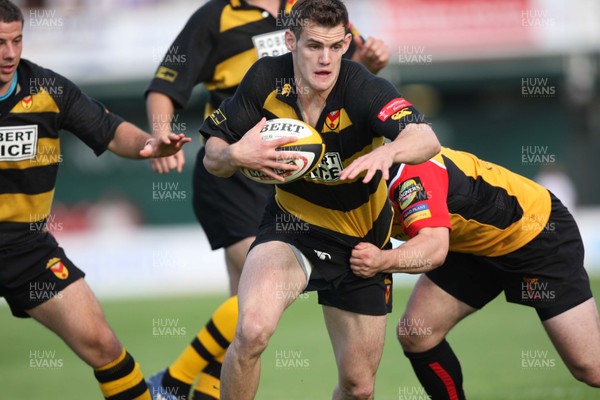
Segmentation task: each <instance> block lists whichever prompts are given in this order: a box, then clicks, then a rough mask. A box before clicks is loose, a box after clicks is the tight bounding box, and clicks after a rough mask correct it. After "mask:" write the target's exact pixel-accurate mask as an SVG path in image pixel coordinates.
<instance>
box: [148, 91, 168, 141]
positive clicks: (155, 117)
mask: <svg viewBox="0 0 600 400" xmlns="http://www.w3.org/2000/svg"><path fill="white" fill-rule="evenodd" d="M146 113H147V114H148V126H149V127H150V132H152V135H153V136H165V135H168V134H169V133H171V132H172V129H171V122H172V121H173V116H174V114H175V107H174V106H173V102H172V101H171V98H170V97H169V96H167V95H165V94H163V93H160V92H150V93H148V97H147V99H146Z"/></svg>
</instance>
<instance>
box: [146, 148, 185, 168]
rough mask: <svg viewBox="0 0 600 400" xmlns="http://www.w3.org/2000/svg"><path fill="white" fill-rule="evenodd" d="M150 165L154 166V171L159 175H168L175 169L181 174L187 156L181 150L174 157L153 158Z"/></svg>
mask: <svg viewBox="0 0 600 400" xmlns="http://www.w3.org/2000/svg"><path fill="white" fill-rule="evenodd" d="M150 164H151V165H152V170H153V171H154V172H157V173H159V174H166V173H168V172H170V171H172V170H174V169H177V172H179V173H181V171H183V165H184V164H185V155H184V153H183V151H182V150H180V151H178V152H177V153H175V154H173V155H172V156H166V157H159V158H151V159H150Z"/></svg>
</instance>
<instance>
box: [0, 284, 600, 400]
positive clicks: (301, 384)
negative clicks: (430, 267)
mask: <svg viewBox="0 0 600 400" xmlns="http://www.w3.org/2000/svg"><path fill="white" fill-rule="evenodd" d="M593 290H594V293H599V292H600V279H596V280H594V281H593ZM409 293H410V287H400V288H397V289H396V290H395V293H394V296H395V299H394V305H395V310H394V312H393V314H392V315H391V316H390V318H389V320H388V327H387V338H386V344H385V350H384V355H383V359H382V361H381V365H380V368H379V372H378V375H377V387H376V398H377V399H390V400H391V399H395V400H404V399H415V400H421V399H427V396H426V395H425V394H424V393H423V392H422V389H421V388H420V385H419V383H418V381H417V380H416V378H415V376H414V374H413V372H412V369H411V367H410V364H409V362H408V361H407V359H406V358H405V357H404V356H403V355H402V351H401V349H400V346H399V345H398V343H397V340H396V336H395V325H396V323H397V320H398V318H399V317H400V315H401V313H402V310H403V308H404V306H405V305H406V301H407V299H408V295H409ZM222 300H224V296H203V297H190V298H170V299H157V300H128V301H104V302H103V307H104V310H105V312H106V316H107V319H108V320H109V323H110V324H111V326H112V327H113V329H114V330H115V332H117V335H118V337H119V338H120V340H121V341H122V342H123V343H124V345H125V346H126V348H127V349H128V350H129V352H130V353H131V354H132V355H133V356H134V357H135V358H136V360H137V361H138V362H139V363H140V364H141V366H142V371H143V372H144V374H145V375H146V376H149V375H150V374H152V373H154V372H156V371H158V370H159V369H162V368H164V367H166V366H167V365H168V364H169V363H170V362H171V361H172V360H174V359H175V358H176V357H177V356H178V355H179V353H180V351H181V350H182V349H183V348H184V347H185V346H186V345H187V344H188V343H189V341H190V340H191V339H192V338H193V337H194V335H195V334H196V332H197V330H198V329H199V328H200V327H201V326H202V324H203V323H204V322H206V321H207V319H208V318H209V316H210V314H211V313H212V311H213V310H214V309H215V308H216V307H217V306H218V305H219V304H220V303H221V301H222ZM448 340H449V342H450V344H451V345H452V347H453V348H454V350H455V352H456V353H457V355H458V356H459V359H460V360H461V364H462V367H463V374H464V377H465V384H464V387H465V391H466V393H467V396H468V397H469V398H472V399H485V400H495V399H497V400H510V399H532V400H533V399H540V400H551V399H579V400H585V399H596V398H600V394H599V392H598V391H597V390H595V389H592V388H589V387H587V386H586V385H584V384H582V383H580V382H577V381H576V380H575V379H574V378H573V377H572V376H571V375H570V373H569V372H568V370H567V369H566V367H565V366H564V364H563V363H562V361H561V360H560V358H559V356H558V354H557V353H556V351H555V350H554V348H553V347H552V344H551V343H550V341H549V339H548V337H547V336H546V334H545V332H544V330H543V328H542V326H541V324H540V322H539V320H538V318H537V315H536V314H535V312H534V311H533V309H530V308H528V307H521V306H516V305H513V304H508V303H506V302H505V301H504V298H503V297H502V296H500V297H499V298H497V299H496V300H494V301H493V302H492V303H490V304H489V305H488V306H487V307H486V308H485V309H484V310H483V311H481V312H478V313H476V314H474V315H473V316H471V317H469V318H467V319H466V320H464V321H463V322H461V323H460V324H459V325H458V326H457V327H456V328H455V329H454V330H453V331H452V333H451V334H450V335H449V338H448ZM524 355H525V356H527V355H529V356H532V357H534V361H535V362H534V363H533V365H534V366H533V367H528V368H523V365H522V363H523V362H524V361H523V360H524V359H525V358H526V357H525V356H524ZM525 363H526V361H525ZM262 367H263V369H262V376H261V386H260V389H259V393H258V396H257V398H258V399H267V400H276V399H277V400H278V399H285V400H288V399H289V400H293V399H298V400H300V399H311V400H312V399H328V398H330V396H331V391H332V389H333V386H334V384H335V382H336V376H337V375H336V367H335V363H334V359H333V353H332V350H331V346H330V343H329V338H328V335H327V332H326V330H325V327H324V323H323V317H322V313H321V311H320V307H319V306H318V305H317V304H316V295H315V294H310V295H308V296H306V295H305V296H302V297H301V298H300V299H298V300H297V301H296V303H295V304H294V305H293V306H292V307H290V309H288V311H287V312H286V314H285V315H284V317H283V319H282V321H281V323H280V326H279V328H278V331H277V332H276V334H275V335H274V337H273V338H272V340H271V342H270V345H269V348H268V349H267V351H266V352H265V354H264V355H263V357H262ZM100 398H101V395H100V392H99V390H98V389H97V383H96V381H95V380H94V378H93V374H92V371H91V369H89V368H87V366H86V365H85V364H84V363H83V362H82V361H80V360H79V359H78V358H77V357H76V356H75V355H74V354H73V353H72V352H71V351H70V350H69V349H68V348H67V347H66V345H64V343H62V342H61V341H60V339H58V338H56V337H55V336H54V335H52V334H50V333H49V332H48V331H46V329H45V328H43V327H42V326H40V325H38V324H37V323H35V322H33V321H31V320H20V319H16V318H13V317H12V316H11V315H10V311H9V310H8V308H7V307H2V308H0V399H2V400H4V399H6V400H8V399H11V400H12V399H15V400H21V399H35V400H37V399H52V400H54V399H57V400H58V399H60V400H71V399H73V400H81V399H100Z"/></svg>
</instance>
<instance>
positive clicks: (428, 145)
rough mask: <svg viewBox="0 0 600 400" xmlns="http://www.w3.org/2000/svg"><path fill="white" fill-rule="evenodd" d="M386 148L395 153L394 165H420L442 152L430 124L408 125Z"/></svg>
mask: <svg viewBox="0 0 600 400" xmlns="http://www.w3.org/2000/svg"><path fill="white" fill-rule="evenodd" d="M386 146H389V148H390V149H391V150H392V151H393V154H394V163H404V164H420V163H423V162H425V161H427V160H429V159H430V158H432V157H433V156H435V155H436V154H437V153H439V151H440V150H441V146H440V142H439V141H438V138H437V136H436V135H435V132H434V131H433V129H431V127H430V126H429V125H428V124H408V125H406V127H405V128H404V129H403V130H402V131H401V132H400V135H398V137H397V138H396V139H395V140H394V141H392V142H391V143H388V144H387V145H386Z"/></svg>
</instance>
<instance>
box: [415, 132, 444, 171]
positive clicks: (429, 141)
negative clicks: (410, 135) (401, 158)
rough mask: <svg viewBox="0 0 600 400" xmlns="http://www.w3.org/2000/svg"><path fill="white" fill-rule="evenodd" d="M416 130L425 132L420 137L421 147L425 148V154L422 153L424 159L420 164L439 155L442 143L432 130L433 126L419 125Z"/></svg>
mask: <svg viewBox="0 0 600 400" xmlns="http://www.w3.org/2000/svg"><path fill="white" fill-rule="evenodd" d="M416 129H420V130H422V131H423V132H422V134H421V135H420V137H421V139H422V142H421V145H422V146H423V148H424V149H423V152H422V153H421V154H422V155H423V157H422V159H421V160H420V162H422V163H423V162H425V161H427V160H429V159H430V158H433V157H434V156H435V155H436V154H437V153H439V152H440V151H441V150H442V145H441V144H440V141H439V140H438V138H437V136H436V134H435V132H434V131H433V129H431V126H429V125H427V124H418V126H417V128H416Z"/></svg>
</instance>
